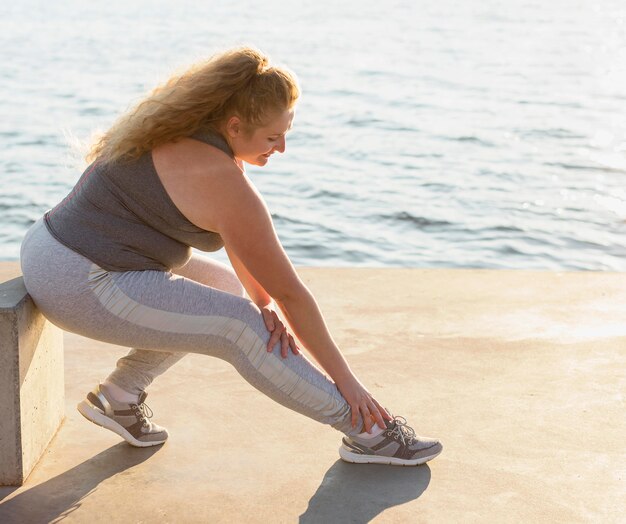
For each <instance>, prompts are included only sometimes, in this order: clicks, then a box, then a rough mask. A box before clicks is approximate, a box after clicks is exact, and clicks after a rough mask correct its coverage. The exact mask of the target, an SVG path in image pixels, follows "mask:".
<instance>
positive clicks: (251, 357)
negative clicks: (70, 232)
mask: <svg viewBox="0 0 626 524" xmlns="http://www.w3.org/2000/svg"><path fill="white" fill-rule="evenodd" d="M20 258H21V265H22V273H23V275H24V283H25V285H26V289H27V290H28V293H29V294H30V295H31V297H32V298H33V300H34V302H35V304H37V307H38V308H39V309H40V311H41V312H42V313H43V314H44V315H45V316H46V318H47V319H48V320H50V322H52V323H53V324H55V325H57V326H58V327H60V328H61V329H63V330H65V331H71V332H73V333H78V334H80V335H83V336H86V337H89V338H92V339H96V340H102V341H104V342H109V343H112V344H118V345H121V346H128V347H131V348H133V349H131V351H130V352H129V353H128V354H127V355H126V356H124V357H122V358H120V359H119V360H118V362H117V367H116V369H115V370H114V371H113V372H112V373H111V375H110V376H109V377H108V379H109V380H110V381H111V382H113V383H114V384H116V385H118V386H119V387H121V388H123V389H125V390H127V391H130V392H134V393H139V392H141V391H143V390H144V389H146V388H147V387H148V386H149V385H150V383H151V382H152V380H153V379H154V378H155V377H157V376H158V375H160V374H162V373H164V372H165V371H166V370H167V369H169V368H170V367H171V366H172V365H174V364H175V363H176V362H178V361H179V360H180V359H181V358H182V357H183V356H185V354H186V353H189V352H191V353H200V354H202V355H209V356H212V357H218V358H221V359H222V360H225V361H226V362H229V363H230V364H232V365H233V367H234V368H235V369H236V370H237V371H238V372H239V374H241V376H242V377H243V378H244V379H246V380H247V381H248V382H249V383H250V384H251V385H252V386H254V387H255V388H257V389H258V390H259V391H261V392H262V393H264V394H265V395H267V396H268V397H270V398H272V399H274V400H275V401H276V402H279V403H280V404H282V405H283V406H286V407H288V408H290V409H292V410H294V411H297V412H298V413H301V414H303V415H306V416H307V417H310V418H312V419H314V420H317V421H318V422H321V423H323V424H329V425H331V426H332V427H333V428H335V429H337V430H338V431H341V432H342V433H345V434H346V435H355V434H357V433H359V431H362V430H363V429H362V424H363V421H362V418H361V415H360V414H359V416H358V417H359V418H358V422H357V425H356V428H352V426H351V415H352V412H351V408H350V406H349V405H348V403H347V402H346V400H345V399H344V398H343V396H342V395H341V393H340V392H339V390H338V389H337V386H336V385H335V383H334V382H333V381H332V380H330V379H329V378H328V377H327V376H326V375H325V374H324V373H322V372H321V371H320V370H319V369H318V368H317V367H316V366H315V365H313V364H312V363H311V362H310V361H309V360H308V359H307V358H306V357H305V356H304V355H303V354H300V355H293V354H292V353H291V352H290V353H289V354H288V356H287V358H286V359H283V358H282V357H281V355H280V343H277V344H276V345H275V346H274V348H273V350H272V352H271V353H268V352H267V350H266V347H267V343H268V341H269V337H270V334H269V332H268V331H267V328H266V327H265V323H264V321H263V317H262V315H261V312H260V310H259V308H258V307H257V306H256V305H255V304H254V303H252V302H251V301H250V300H248V299H247V298H244V296H243V293H244V292H243V288H242V286H241V284H240V282H239V280H238V279H237V277H236V275H235V273H234V272H233V271H232V270H231V269H230V268H229V267H227V266H225V265H223V264H220V263H218V262H216V261H213V260H210V259H209V258H206V257H203V256H198V255H195V254H194V255H193V257H192V258H191V260H190V261H189V263H187V264H186V265H185V266H183V267H182V268H180V269H176V270H175V273H171V272H165V271H153V270H146V271H123V272H117V271H106V270H104V269H102V268H101V267H99V266H98V265H97V264H94V263H93V262H92V261H91V260H89V259H87V258H85V257H83V256H82V255H80V254H78V253H76V252H75V251H73V250H71V249H69V248H67V247H66V246H64V245H63V244H61V243H60V242H59V241H58V240H56V239H55V238H54V237H53V236H52V235H51V234H50V233H49V232H48V230H47V228H46V226H45V224H44V223H43V220H42V219H40V220H38V221H37V222H36V223H35V224H33V226H32V227H31V228H30V229H29V230H28V232H27V233H26V236H25V237H24V240H23V242H22V248H21V253H20Z"/></svg>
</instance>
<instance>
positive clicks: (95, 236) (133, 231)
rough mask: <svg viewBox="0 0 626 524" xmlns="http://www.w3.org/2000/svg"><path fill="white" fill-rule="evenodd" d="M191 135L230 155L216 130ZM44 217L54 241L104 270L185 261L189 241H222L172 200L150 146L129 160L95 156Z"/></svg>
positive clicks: (167, 266) (205, 245)
mask: <svg viewBox="0 0 626 524" xmlns="http://www.w3.org/2000/svg"><path fill="white" fill-rule="evenodd" d="M191 138H194V139H196V140H200V141H202V142H204V143H206V144H210V145H212V146H215V147H217V148H218V149H220V150H222V151H224V152H225V153H226V154H227V155H228V156H230V157H231V158H234V155H233V152H232V150H231V149H230V147H229V146H228V143H227V142H226V140H224V138H223V137H222V136H221V135H219V134H217V133H213V132H204V133H196V134H194V135H192V136H191ZM44 221H45V224H46V227H47V228H48V231H50V234H52V236H54V237H55V238H56V239H57V240H58V241H59V242H61V243H62V244H64V245H66V246H67V247H69V248H70V249H73V250H74V251H76V252H77V253H80V254H81V255H83V256H84V257H87V258H88V259H89V260H91V261H92V262H95V263H96V264H98V265H99V266H100V267H102V268H103V269H106V270H107V271H133V270H144V269H156V270H160V271H169V270H172V269H175V268H177V267H181V266H183V265H185V264H186V263H187V262H188V261H189V259H190V258H191V247H195V248H197V249H200V250H202V251H217V250H218V249H220V248H221V247H222V246H223V245H224V243H223V241H222V238H221V237H220V236H219V234H217V233H215V232H213V231H207V230H205V229H201V228H199V227H198V226H196V225H194V224H192V223H191V222H190V221H189V220H187V218H185V216H184V215H183V214H182V213H181V212H180V211H179V210H178V208H177V207H176V206H175V205H174V202H172V200H171V199H170V197H169V195H168V194H167V192H166V191H165V188H164V187H163V184H162V183H161V180H160V179H159V177H158V175H157V172H156V169H155V167H154V163H153V161H152V152H151V151H149V152H147V153H145V154H143V155H142V156H141V157H140V158H138V159H137V160H134V161H131V162H115V163H111V164H108V165H104V164H102V163H99V162H98V161H96V162H94V163H93V164H91V165H90V166H89V167H88V168H87V169H86V170H85V172H84V173H83V175H82V176H81V177H80V179H79V181H78V182H77V183H76V185H75V186H74V189H72V191H71V192H70V194H69V195H67V196H66V197H65V198H64V199H63V200H62V201H61V202H60V203H59V204H58V205H57V206H56V207H54V208H52V209H51V210H49V211H47V212H46V213H45V215H44Z"/></svg>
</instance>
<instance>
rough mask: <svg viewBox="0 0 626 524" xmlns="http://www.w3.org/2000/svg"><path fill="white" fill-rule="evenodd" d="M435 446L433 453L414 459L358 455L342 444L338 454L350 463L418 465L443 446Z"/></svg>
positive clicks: (437, 452)
mask: <svg viewBox="0 0 626 524" xmlns="http://www.w3.org/2000/svg"><path fill="white" fill-rule="evenodd" d="M433 448H435V449H434V450H433V453H431V454H430V455H427V456H426V457H419V458H416V459H411V460H407V459H401V458H396V457H385V456H381V455H359V454H358V453H352V452H351V451H349V450H347V449H346V448H344V447H343V445H342V446H340V447H339V456H340V457H341V459H342V460H344V461H345V462H350V463H352V464H388V465H390V466H419V465H420V464H424V463H425V462H428V461H429V460H432V459H434V458H435V457H436V456H437V455H439V454H440V453H441V452H442V451H443V446H441V444H440V445H439V446H433Z"/></svg>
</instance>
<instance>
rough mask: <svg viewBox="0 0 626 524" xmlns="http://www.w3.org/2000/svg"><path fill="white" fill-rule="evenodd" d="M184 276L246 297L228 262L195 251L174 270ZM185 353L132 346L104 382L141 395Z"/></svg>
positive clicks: (135, 394)
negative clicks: (212, 258) (181, 265)
mask: <svg viewBox="0 0 626 524" xmlns="http://www.w3.org/2000/svg"><path fill="white" fill-rule="evenodd" d="M174 273H175V274H177V275H180V276H182V277H185V278H188V279H190V280H194V281H195V282H199V283H201V284H204V285H205V286H209V287H212V288H215V289H220V290H222V291H225V292H227V293H231V294H233V295H236V296H240V297H243V296H244V293H245V291H244V288H243V286H242V285H241V282H239V279H238V278H237V275H236V274H235V272H234V271H233V270H232V269H231V268H230V267H229V266H227V265H225V264H222V263H221V262H217V261H216V260H211V259H210V258H208V257H206V256H202V255H198V254H195V253H194V254H193V256H192V257H191V259H190V260H189V262H188V263H187V264H185V265H184V266H183V267H181V268H177V269H175V270H174ZM184 356H185V353H182V352H180V351H179V352H166V351H150V350H147V349H139V348H133V349H131V350H130V352H129V353H128V354H127V355H125V356H124V357H122V358H120V359H119V360H118V361H117V364H116V367H115V370H113V372H112V373H111V374H110V375H109V376H108V377H107V378H106V380H105V381H104V383H105V385H107V386H109V384H113V385H114V386H117V387H118V388H120V389H121V390H123V391H125V392H128V393H130V394H131V395H133V396H138V395H140V394H141V392H142V391H144V390H145V389H146V388H147V387H148V386H149V385H150V384H151V383H152V381H153V380H154V379H155V378H156V377H158V376H159V375H162V374H163V373H165V372H166V371H167V370H168V369H169V368H171V367H172V366H173V365H174V364H176V363H177V362H178V361H179V360H180V359H182V358H183V357H184Z"/></svg>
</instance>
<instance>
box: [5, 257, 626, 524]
mask: <svg viewBox="0 0 626 524" xmlns="http://www.w3.org/2000/svg"><path fill="white" fill-rule="evenodd" d="M299 272H300V274H301V275H302V277H303V279H304V280H305V282H306V283H307V285H308V286H309V287H310V289H311V290H312V291H313V294H314V295H315V296H316V298H317V299H318V302H319V304H320V307H321V309H322V311H323V312H324V314H325V317H326V319H327V322H328V325H329V327H330V329H331V332H332V333H333V335H334V337H335V339H336V340H337V342H338V343H339V346H340V347H341V348H342V350H343V352H344V354H345V355H346V358H347V359H348V361H349V362H350V365H351V367H352V368H353V370H354V371H355V373H356V374H357V376H358V377H359V378H360V379H361V381H362V382H363V383H364V384H365V385H366V386H367V387H368V388H369V389H370V391H371V392H372V393H373V394H374V396H375V397H376V398H377V399H378V400H379V401H380V402H381V403H382V404H383V405H385V406H387V407H389V408H390V409H391V410H392V411H393V413H394V414H397V415H402V416H404V417H406V418H407V419H408V421H409V424H410V425H411V426H413V427H414V428H415V430H416V432H417V433H418V434H423V435H431V436H436V437H438V438H440V439H441V440H442V442H443V444H444V451H443V453H442V454H441V455H440V456H439V457H438V458H436V459H435V460H433V461H432V462H430V463H428V464H427V465H424V466H420V467H413V468H399V467H392V466H380V465H354V464H346V463H344V462H342V461H341V460H340V459H339V457H338V454H337V448H338V447H339V444H340V438H341V435H340V434H339V433H338V432H336V431H335V430H333V429H332V428H330V427H325V426H321V425H319V424H318V423H316V422H314V421H312V420H309V419H307V418H305V417H303V416H302V415H299V414H297V413H294V412H291V411H289V410H287V409H286V408H284V407H282V406H280V405H278V404H275V403H274V402H273V401H271V400H270V399H268V398H266V397H264V396H263V395H262V394H260V393H259V392H258V391H257V390H256V389H254V388H253V387H252V386H250V385H249V384H248V383H247V382H245V381H244V380H243V379H242V378H241V377H240V376H239V375H238V374H237V373H236V372H235V370H234V369H232V368H231V367H230V366H229V365H228V364H226V363H225V362H223V361H220V360H217V359H211V358H207V357H205V356H201V355H192V354H190V355H188V356H186V357H185V358H184V359H183V360H182V361H181V362H180V363H178V364H177V365H176V366H175V367H173V368H172V369H171V370H170V371H169V372H168V373H166V374H165V375H163V376H162V377H160V378H159V379H158V380H157V381H156V382H155V383H154V384H153V385H152V386H151V388H150V389H149V395H148V399H147V403H148V405H149V406H150V407H151V408H152V409H153V411H154V413H155V415H154V418H153V420H154V421H155V422H156V423H158V424H161V425H164V426H166V427H167V428H168V429H169V431H170V439H169V441H168V442H167V443H166V444H164V445H163V446H160V447H155V448H146V449H137V448H133V447H131V446H129V445H128V444H126V443H125V442H123V441H120V439H119V437H117V436H116V435H114V434H113V433H110V432H108V431H106V430H103V429H101V428H99V427H97V426H95V425H93V424H90V423H89V422H87V421H86V420H85V419H84V418H83V417H82V416H81V415H80V414H79V413H78V412H77V411H76V409H75V405H76V403H77V402H79V401H80V400H81V399H82V398H83V396H84V395H85V394H86V393H87V392H88V391H89V390H90V389H91V388H92V387H93V386H94V385H95V384H96V383H97V381H98V380H102V379H103V378H104V377H105V376H106V375H107V374H108V372H109V371H110V370H111V369H112V367H113V366H114V364H115V361H116V359H117V358H119V357H120V356H122V355H123V354H124V353H125V352H126V351H127V349H126V348H121V347H118V346H112V345H108V344H104V343H100V342H97V341H93V340H88V339H85V338H83V337H80V336H78V335H74V334H70V333H67V334H66V335H65V366H66V371H65V377H66V419H65V421H64V423H63V425H62V426H61V428H60V430H59V432H58V433H57V435H56V437H55V438H54V440H53V441H52V444H51V446H50V447H49V449H48V450H47V452H46V453H45V454H44V456H43V458H42V459H41V461H40V462H39V464H38V465H37V466H36V468H35V470H34V471H33V473H32V474H31V476H30V477H29V478H28V480H27V482H26V483H25V485H24V486H22V487H20V488H17V489H16V488H0V522H2V523H13V522H15V523H28V522H37V523H38V522H52V521H58V520H62V519H63V520H64V521H65V522H89V523H98V522H103V523H105V522H106V523H107V524H110V523H112V522H115V523H117V522H125V523H126V522H136V523H139V522H159V523H161V522H171V523H195V522H198V523H200V522H211V523H213V522H228V523H233V522H258V523H272V522H286V523H288V522H303V523H318V522H319V523H335V522H354V523H362V522H377V523H393V522H411V523H412V522H436V523H439V522H489V523H492V522H568V523H569V522H620V521H622V522H623V520H621V519H623V513H624V510H625V509H626V502H625V501H626V416H625V413H626V409H625V408H626V403H625V400H624V394H625V391H626V274H619V273H551V272H525V271H479V270H419V269H361V268H359V269H311V268H300V269H299ZM15 274H19V269H18V266H17V264H16V263H0V278H1V279H2V280H7V279H8V278H10V277H11V276H14V275H15Z"/></svg>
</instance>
